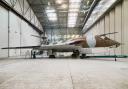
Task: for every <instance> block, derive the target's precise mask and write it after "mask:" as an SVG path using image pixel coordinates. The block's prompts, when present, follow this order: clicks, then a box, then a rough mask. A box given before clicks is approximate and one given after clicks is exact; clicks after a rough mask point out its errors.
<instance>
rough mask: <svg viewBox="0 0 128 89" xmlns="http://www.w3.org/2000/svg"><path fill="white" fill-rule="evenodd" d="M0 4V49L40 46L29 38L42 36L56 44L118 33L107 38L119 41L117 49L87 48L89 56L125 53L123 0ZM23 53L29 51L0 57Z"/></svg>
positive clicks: (12, 51) (9, 0)
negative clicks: (87, 36)
mask: <svg viewBox="0 0 128 89" xmlns="http://www.w3.org/2000/svg"><path fill="white" fill-rule="evenodd" d="M61 3H63V4H62V5H61ZM0 4H1V5H0V19H1V24H0V26H1V29H0V31H1V32H0V48H2V47H17V46H19V47H22V46H36V45H40V44H41V39H39V38H36V37H33V36H31V35H37V36H40V35H42V34H43V35H44V36H47V38H48V41H49V42H50V43H57V42H65V41H66V40H68V39H72V38H77V37H81V36H82V35H85V36H86V35H100V34H105V33H111V32H118V33H117V34H113V35H107V37H109V38H110V39H113V40H116V41H118V42H120V43H121V45H120V47H118V48H104V47H102V48H90V50H91V51H92V53H93V54H89V55H91V56H96V55H99V56H109V55H119V56H127V54H128V50H127V49H128V41H127V20H128V16H127V14H128V12H127V6H128V5H127V4H128V1H127V0H101V1H98V0H82V1H81V3H80V4H79V1H78V2H77V1H76V2H75V4H74V5H72V1H71V2H70V1H68V0H65V1H63V0H60V1H59V0H36V1H34V0H1V1H0ZM70 4H71V5H70ZM90 8H91V9H90ZM102 8H103V9H102ZM72 18H73V19H74V20H70V19H72ZM26 51H30V49H7V50H2V49H0V57H1V58H4V57H13V56H17V57H18V56H24V55H25V53H26Z"/></svg>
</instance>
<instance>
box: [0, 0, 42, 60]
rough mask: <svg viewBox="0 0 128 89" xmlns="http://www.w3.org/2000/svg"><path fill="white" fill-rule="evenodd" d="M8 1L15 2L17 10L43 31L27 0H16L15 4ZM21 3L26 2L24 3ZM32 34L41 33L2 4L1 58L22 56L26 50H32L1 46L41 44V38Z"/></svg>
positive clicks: (0, 20)
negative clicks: (8, 48) (4, 48)
mask: <svg viewBox="0 0 128 89" xmlns="http://www.w3.org/2000/svg"><path fill="white" fill-rule="evenodd" d="M6 1H7V3H9V5H12V4H13V5H12V7H13V8H14V9H15V10H17V11H18V13H21V14H22V15H23V16H24V17H25V18H26V19H28V20H29V21H30V22H31V23H33V24H34V25H35V26H36V27H37V28H39V29H40V30H42V31H43V29H42V26H41V25H40V23H39V21H38V19H37V18H36V16H35V15H34V13H33V11H32V9H31V8H30V6H29V4H28V3H27V1H26V0H16V2H15V5H14V3H12V2H11V1H12V0H6ZM21 3H24V4H23V5H22V4H21ZM25 3H26V5H25ZM25 13H26V14H25ZM31 34H33V35H39V33H38V32H37V31H36V30H34V28H33V27H31V26H30V25H29V24H28V23H27V22H25V21H24V20H23V19H22V18H20V17H18V16H17V15H16V14H14V13H13V12H12V11H10V10H7V9H5V8H4V7H2V6H0V58H4V57H8V56H10V57H12V56H21V55H25V53H26V51H29V52H30V50H29V49H25V50H20V49H16V50H13V49H11V50H2V49H1V48H3V47H17V46H18V47H20V46H35V45H39V44H40V39H39V38H35V37H32V36H31Z"/></svg>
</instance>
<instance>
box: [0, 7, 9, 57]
mask: <svg viewBox="0 0 128 89" xmlns="http://www.w3.org/2000/svg"><path fill="white" fill-rule="evenodd" d="M0 22H1V23H0V58H3V57H8V50H2V49H1V48H3V47H8V11H7V10H6V9H4V8H3V7H2V6H0Z"/></svg>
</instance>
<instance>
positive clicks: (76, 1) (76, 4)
mask: <svg viewBox="0 0 128 89" xmlns="http://www.w3.org/2000/svg"><path fill="white" fill-rule="evenodd" d="M80 2H81V0H69V13H68V27H75V25H76V22H77V18H78V12H79V9H80Z"/></svg>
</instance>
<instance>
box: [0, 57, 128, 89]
mask: <svg viewBox="0 0 128 89" xmlns="http://www.w3.org/2000/svg"><path fill="white" fill-rule="evenodd" d="M0 89H128V59H120V60H118V61H117V62H115V61H113V59H86V60H79V59H4V60H0Z"/></svg>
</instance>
